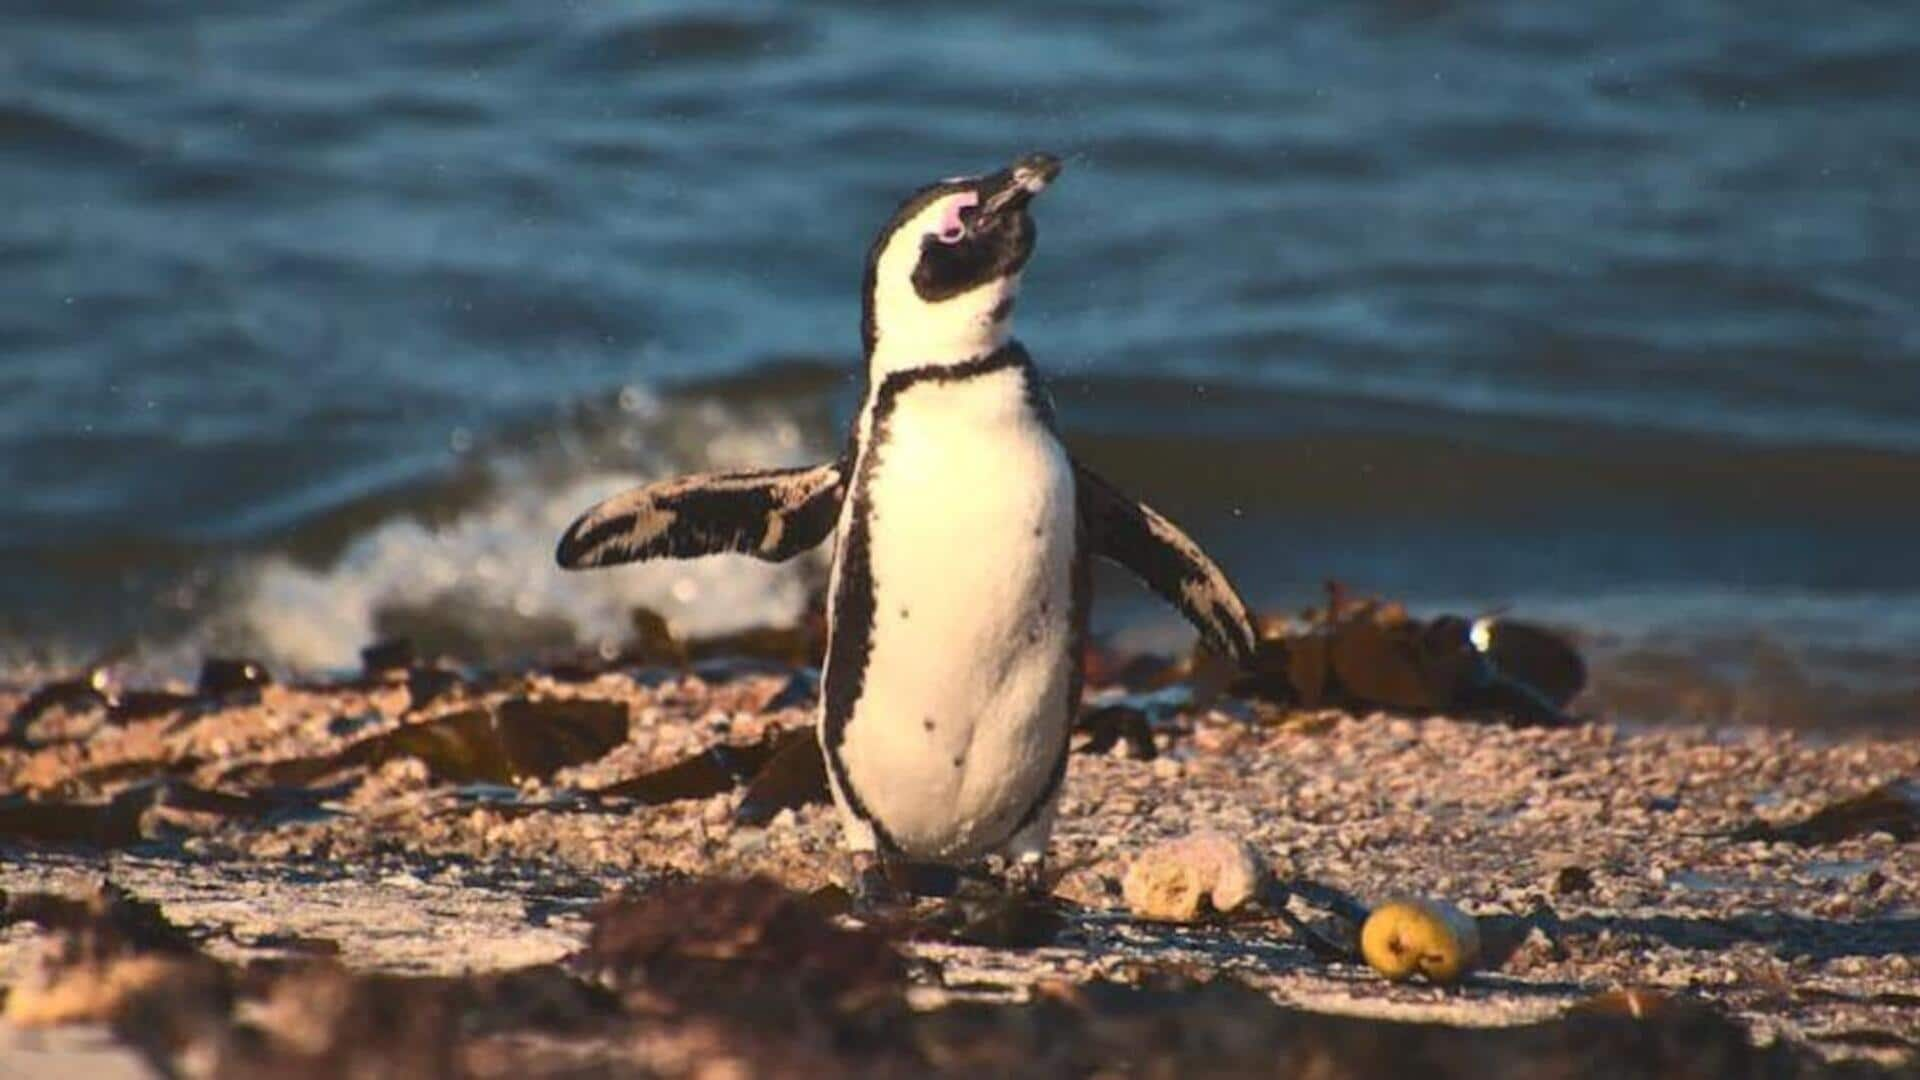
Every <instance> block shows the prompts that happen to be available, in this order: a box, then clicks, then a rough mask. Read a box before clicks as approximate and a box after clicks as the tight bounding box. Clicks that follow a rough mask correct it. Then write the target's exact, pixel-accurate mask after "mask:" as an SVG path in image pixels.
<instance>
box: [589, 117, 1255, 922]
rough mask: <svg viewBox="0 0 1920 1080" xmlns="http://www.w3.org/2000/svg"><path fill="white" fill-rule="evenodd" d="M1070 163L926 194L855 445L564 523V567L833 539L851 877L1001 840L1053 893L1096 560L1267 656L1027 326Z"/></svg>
mask: <svg viewBox="0 0 1920 1080" xmlns="http://www.w3.org/2000/svg"><path fill="white" fill-rule="evenodd" d="M1060 170H1061V163H1060V161H1059V159H1058V158H1055V157H1052V156H1050V155H1047V154H1029V155H1027V156H1024V157H1022V158H1020V159H1019V160H1017V161H1015V162H1014V163H1013V164H1012V165H1010V166H1008V167H1007V168H1004V169H1001V170H999V171H996V172H992V173H988V174H986V175H982V176H972V177H962V178H957V179H949V180H943V181H940V182H938V183H935V184H932V185H929V186H927V187H924V188H922V189H920V190H919V191H918V192H916V193H915V194H913V195H912V196H911V197H910V198H908V199H907V200H906V201H905V202H904V203H902V204H901V205H900V207H899V208H898V209H897V210H896V211H895V212H894V214H893V216H892V218H891V219H890V220H889V221H888V222H887V224H886V226H885V227H884V228H882V229H881V230H880V233H879V235H878V236H877V237H876V238H875V240H874V241H873V245H872V247H871V249H870V250H869V252H868V255H867V263H866V276H865V282H864V289H863V305H862V320H861V331H862V333H861V337H862V342H863V345H864V354H865V360H866V391H865V394H864V396H863V399H862V403H861V406H860V410H859V413H858V414H857V417H856V419H855V420H854V422H853V425H852V428H851V430H850V431H849V432H848V436H847V441H846V444H845V451H844V453H843V454H842V456H841V457H840V458H839V459H838V460H835V461H830V462H826V463H823V464H818V465H809V466H803V467H799V468H786V469H767V470H760V471H753V472H739V473H727V474H715V475H704V476H692V477H687V478H683V479H677V480H669V481H666V482H663V483H657V484H652V485H649V486H646V487H642V488H638V489H636V490H633V491H629V492H627V493H625V494H621V495H617V496H614V497H613V498H611V499H608V500H606V501H605V502H602V503H600V504H598V505H596V506H594V507H592V508H591V509H589V510H588V511H587V512H586V513H584V514H583V515H581V517H580V518H579V519H578V520H576V521H575V522H573V524H572V525H571V526H570V527H569V528H568V529H567V530H566V532H565V534H564V535H563V536H562V537H561V540H560V544H559V550H558V561H559V563H560V565H561V566H562V567H564V568H567V569H583V568H588V567H602V566H612V565H616V564H620V563H627V562H632V561H635V560H642V559H656V558H692V557H696V556H702V555H712V554H717V553H722V552H735V553H741V554H746V555H751V556H754V557H756V558H759V559H764V560H769V561H780V560H784V559H790V558H792V557H794V556H795V555H798V554H800V553H801V552H803V551H806V550H808V549H810V548H813V547H816V546H818V545H820V544H823V543H827V542H828V541H829V540H831V542H832V544H833V549H832V551H833V561H832V570H831V574H830V577H829V582H828V594H827V625H828V631H827V649H826V658H825V663H824V666H823V668H822V670H821V678H820V703H819V713H818V733H819V740H820V746H821V751H822V754H823V757H824V759H825V762H826V766H827V776H828V780H829V786H830V788H831V791H832V795H833V800H834V803H835V805H836V806H837V807H838V810H839V814H840V818H841V823H842V826H843V834H844V838H845V842H846V847H847V849H848V851H849V854H850V858H851V863H852V871H853V883H854V886H855V888H856V891H858V892H859V893H861V894H862V895H863V896H867V897H870V898H871V897H875V896H877V895H880V894H883V893H884V892H885V891H886V881H887V877H886V874H885V863H886V862H887V861H888V860H894V859H901V860H912V861H915V862H933V863H946V864H964V863H969V862H973V861H977V860H980V859H982V858H985V857H989V856H996V855H997V856H999V857H1001V859H1002V866H1003V868H1004V872H1005V874H1006V876H1007V878H1008V879H1009V883H1010V884H1011V885H1013V886H1015V887H1017V888H1020V889H1024V890H1026V891H1034V890H1036V889H1038V888H1039V887H1040V882H1041V881H1042V879H1043V873H1044V860H1045V856H1046V850H1047V844H1048V839H1049V835H1050V833H1051V831H1052V828H1053V821H1054V814H1055V810H1056V807H1057V806H1058V803H1059V796H1060V788H1061V780H1062V777H1063V776H1064V775H1065V772H1066V767H1067V757H1068V736H1069V732H1070V730H1071V728H1072V726H1073V722H1074V718H1075V715H1076V712H1077V710H1078V708H1079V702H1080V690H1081V681H1082V660H1083V653H1084V649H1083V645H1084V641H1085V637H1086V633H1087V619H1088V612H1089V609H1090V602H1091V597H1090V589H1089V584H1090V563H1091V560H1092V559H1093V558H1095V557H1101V558H1105V559H1108V560H1111V561H1113V562H1116V563H1118V564H1120V565H1121V566H1123V567H1125V568H1127V569H1128V570H1130V571H1131V572H1132V573H1133V574H1135V575H1136V576H1137V577H1139V578H1140V579H1141V580H1142V581H1143V582H1144V583H1145V584H1146V585H1147V586H1148V587H1149V588H1150V589H1152V590H1153V591H1154V592H1155V593H1157V594H1158V595H1159V596H1160V597H1161V598H1163V599H1164V600H1166V601H1167V602H1169V603H1170V604H1172V605H1173V606H1174V607H1175V608H1177V609H1178V610H1179V611H1180V612H1181V613H1182V614H1183V615H1184V616H1185V617H1186V618H1187V620H1188V621H1189V622H1191V623H1192V624H1193V625H1194V627H1195V628H1196V629H1197V630H1198V631H1199V633H1200V635H1201V639H1202V640H1203V641H1204V642H1205V643H1206V645H1207V646H1208V647H1209V648H1210V649H1212V650H1214V651H1216V652H1218V653H1220V654H1222V655H1224V656H1226V657H1228V658H1230V659H1231V660H1233V661H1235V662H1236V663H1238V664H1239V665H1241V666H1243V667H1244V666H1245V665H1246V663H1247V662H1248V661H1249V660H1250V659H1251V657H1252V655H1253V650H1254V644H1255V638H1254V630H1253V624H1252V620H1251V619H1250V618H1249V617H1248V613H1247V608H1246V605H1245V604H1244V603H1243V602H1242V601H1241V599H1240V597H1239V595H1238V593H1236V592H1235V590H1234V588H1233V585H1232V583H1231V582H1230V581H1229V580H1228V578H1227V576H1226V574H1225V573H1224V572H1223V571H1222V570H1221V569H1220V567H1219V566H1217V565H1216V564H1215V563H1214V561H1213V560H1212V559H1210V558H1209V557H1208V556H1207V555H1206V553H1205V552H1204V551H1202V550H1201V549H1200V547H1199V545H1197V544H1196V543H1194V541H1193V540H1192V539H1190V538H1189V537H1188V536H1187V535H1186V534H1185V533H1184V532H1182V531H1181V530H1180V529H1179V528H1178V527H1177V526H1175V525H1174V524H1173V523H1172V522H1170V521H1168V520H1167V519H1166V518H1165V517H1163V516H1161V515H1160V514H1159V513H1157V512H1155V511H1154V510H1153V509H1152V508H1151V507H1148V506H1146V505H1145V504H1143V503H1141V502H1139V501H1138V500H1136V499H1133V498H1130V497H1129V496H1127V495H1125V494H1124V493H1122V492H1121V491H1120V489H1118V488H1117V487H1115V486H1114V485H1112V484H1111V483H1109V482H1107V481H1106V480H1105V479H1104V478H1102V477H1100V476H1099V475H1097V474H1096V473H1094V472H1093V471H1092V470H1091V469H1089V468H1087V467H1086V466H1085V465H1084V464H1082V463H1080V462H1079V461H1077V460H1075V459H1074V457H1073V456H1072V455H1071V454H1070V453H1069V452H1068V450H1067V448H1066V446H1065V445H1064V444H1063V443H1062V442H1061V439H1060V436H1059V433H1058V430H1057V428H1056V424H1055V420H1054V410H1053V405H1052V402H1051V398H1050V397H1049V395H1048V392H1047V390H1046V387H1045V385H1044V383H1043V382H1042V380H1041V377H1040V375H1039V373H1038V372H1037V371H1036V370H1035V368H1034V364H1033V361H1032V359H1031V358H1030V357H1029V355H1028V353H1027V350H1026V349H1025V348H1023V347H1022V346H1021V345H1020V343H1019V342H1018V341H1015V340H1014V339H1013V337H1012V336H1011V317H1012V313H1013V309H1014V302H1015V299H1016V296H1017V294H1018V292H1019V287H1020V277H1021V273H1022V271H1023V270H1024V268H1025V267H1026V264H1027V260H1028V259H1029V258H1030V257H1031V256H1032V254H1033V250H1034V242H1035V238H1036V230H1035V226H1034V222H1033V219H1032V217H1031V216H1030V214H1029V208H1030V205H1031V203H1032V201H1033V200H1034V198H1035V196H1037V195H1039V194H1040V193H1041V192H1042V191H1044V190H1046V188H1047V187H1048V186H1049V185H1050V184H1051V183H1052V182H1053V181H1054V179H1055V178H1056V177H1057V176H1058V175H1059V173H1060Z"/></svg>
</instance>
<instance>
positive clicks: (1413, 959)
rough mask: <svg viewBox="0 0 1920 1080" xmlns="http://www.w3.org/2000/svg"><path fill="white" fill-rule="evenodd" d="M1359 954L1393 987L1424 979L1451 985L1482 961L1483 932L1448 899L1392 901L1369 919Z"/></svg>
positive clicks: (1361, 931) (1368, 917)
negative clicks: (1389, 981) (1447, 900)
mask: <svg viewBox="0 0 1920 1080" xmlns="http://www.w3.org/2000/svg"><path fill="white" fill-rule="evenodd" d="M1360 954H1361V955H1362V956H1364V957H1366V960H1367V963H1368V964H1370V965H1372V967H1373V969H1374V970H1375V971H1378V972H1379V973H1380V974H1382V975H1385V976H1386V977H1387V978H1388V979H1389V980H1391V981H1393V982H1402V981H1404V980H1406V979H1410V978H1412V977H1413V976H1415V975H1423V976H1425V977H1426V978H1427V980H1428V981H1430V982H1434V983H1450V982H1454V981H1456V980H1458V979H1459V978H1460V977H1461V976H1463V975H1465V974H1466V973H1467V972H1469V971H1472V970H1473V966H1474V964H1475V962H1476V961H1478V960H1479V958H1480V928H1479V926H1478V925H1477V924H1476V923H1475V922H1474V921H1473V916H1471V915H1468V914H1467V913H1466V912H1464V911H1461V910H1460V909H1459V908H1457V907H1454V906H1453V905H1452V904H1449V903H1447V902H1446V901H1444V900H1420V899H1400V900H1392V901H1389V902H1387V903H1385V904H1381V905H1380V906H1379V907H1376V908H1374V909H1373V913H1372V914H1370V915H1368V916H1367V921H1366V925H1364V926H1362V927H1361V928H1360Z"/></svg>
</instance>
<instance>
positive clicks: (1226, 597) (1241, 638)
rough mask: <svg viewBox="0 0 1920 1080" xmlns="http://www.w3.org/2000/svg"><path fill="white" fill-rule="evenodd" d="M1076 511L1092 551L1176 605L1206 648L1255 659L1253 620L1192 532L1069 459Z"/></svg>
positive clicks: (1243, 661) (1242, 662)
mask: <svg viewBox="0 0 1920 1080" xmlns="http://www.w3.org/2000/svg"><path fill="white" fill-rule="evenodd" d="M1073 473H1074V481H1075V484H1074V486H1075V488H1076V489H1077V492H1078V499H1079V503H1080V517H1081V520H1082V521H1084V522H1085V523H1086V528H1087V534H1088V539H1089V541H1090V543H1091V544H1092V547H1093V551H1094V553H1095V554H1097V555H1100V556H1101V557H1102V558H1106V559H1111V560H1113V561H1114V562H1117V563H1119V564H1120V565H1121V566H1124V567H1126V568H1127V569H1128V570H1131V571H1132V572H1133V574H1134V576H1135V577H1138V578H1139V579H1140V580H1141V581H1142V582H1144V583H1146V586H1147V587H1148V588H1149V589H1152V590H1153V591H1154V592H1155V593H1157V594H1159V596H1160V598H1161V599H1163V600H1165V601H1166V602H1167V603H1169V604H1172V605H1173V606H1174V607H1176V608H1179V609H1180V614H1182V615H1184V616H1186V618H1187V621H1188V622H1190V623H1192V624H1193V626H1194V629H1196V630H1198V631H1200V637H1201V639H1202V640H1204V641H1205V642H1206V643H1207V645H1208V647H1210V648H1212V649H1213V650H1214V651H1215V652H1217V653H1219V654H1220V655H1222V656H1226V657H1229V658H1231V659H1232V660H1234V661H1235V662H1236V663H1239V664H1240V665H1242V666H1245V665H1246V664H1247V663H1248V661H1250V660H1252V659H1253V649H1254V643H1255V638H1254V631H1253V619H1252V618H1251V617H1250V616H1249V615H1248V614H1247V605H1246V604H1244V603H1242V602H1241V600H1240V594H1239V593H1236V592H1234V591H1233V583H1232V582H1231V581H1228V580H1227V575H1226V573H1225V572H1224V571H1222V570H1221V569H1220V567H1219V566H1217V565H1215V563H1214V561H1213V560H1212V559H1209V558H1207V553H1206V552H1204V551H1201V550H1200V545H1199V544H1196V543H1194V542H1193V538H1192V537H1189V536H1188V535H1187V534H1186V533H1183V532H1181V531H1180V527H1179V526H1177V525H1175V524H1174V523H1173V522H1171V521H1168V520H1167V519H1166V518H1164V517H1161V516H1160V514H1159V513H1158V512H1157V511H1155V510H1154V509H1153V507H1151V506H1148V505H1147V504H1145V503H1143V502H1140V501H1139V500H1137V499H1134V498H1131V497H1129V496H1127V495H1126V494H1124V493H1122V492H1121V491H1120V490H1119V489H1117V488H1115V487H1114V486H1113V485H1112V484H1109V483H1108V482H1107V481H1106V480H1105V479H1103V478H1102V477H1101V476H1100V475H1099V474H1098V473H1096V472H1094V471H1093V470H1092V469H1089V468H1087V467H1086V466H1085V465H1082V464H1080V463H1079V462H1077V461H1076V462H1074V463H1073Z"/></svg>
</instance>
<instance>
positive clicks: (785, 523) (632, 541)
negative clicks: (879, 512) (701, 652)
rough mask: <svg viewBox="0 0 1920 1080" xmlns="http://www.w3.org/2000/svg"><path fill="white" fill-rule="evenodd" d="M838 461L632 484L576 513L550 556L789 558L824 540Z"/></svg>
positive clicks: (841, 478)
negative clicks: (732, 554) (733, 555)
mask: <svg viewBox="0 0 1920 1080" xmlns="http://www.w3.org/2000/svg"><path fill="white" fill-rule="evenodd" d="M841 466H842V463H841V462H838V461H830V462H827V463H826V464H824V465H807V466H802V467H800V468H797V469H767V470H763V471H759V472H739V473H707V474H703V475H700V476H684V477H681V478H680V479H677V480H664V481H661V482H660V483H657V484H648V485H647V486H645V487H639V488H635V489H633V490H632V491H628V492H624V493H622V494H619V495H615V496H614V497H613V498H611V499H608V500H606V501H605V502H602V503H600V504H599V505H598V506H595V507H594V508H593V509H591V510H588V511H587V512H586V513H584V514H582V515H580V517H579V518H578V519H576V520H575V521H574V523H573V524H572V525H570V526H568V527H567V532H566V535H564V536H562V537H561V538H560V549H559V551H558V552H556V553H555V557H556V558H557V559H558V560H559V562H560V565H561V566H563V567H565V568H566V569H568V570H585V569H588V568H589V567H595V566H615V565H618V564H620V563H628V562H637V561H639V560H641V559H662V558H665V559H691V558H694V557H696V556H700V555H719V554H722V553H724V552H738V553H741V554H744V555H752V556H753V557H754V558H757V559H765V560H766V561H768V562H780V561H782V560H784V559H791V558H793V557H794V556H795V555H798V554H800V553H801V552H803V551H805V550H807V549H808V548H810V547H813V546H815V545H817V544H819V543H820V542H821V541H823V540H825V539H826V538H827V534H828V533H831V532H832V531H833V526H834V523H835V522H836V521H837V520H839V517H840V500H841V499H842V498H843V497H844V496H845V494H846V470H845V469H843V468H842V467H841Z"/></svg>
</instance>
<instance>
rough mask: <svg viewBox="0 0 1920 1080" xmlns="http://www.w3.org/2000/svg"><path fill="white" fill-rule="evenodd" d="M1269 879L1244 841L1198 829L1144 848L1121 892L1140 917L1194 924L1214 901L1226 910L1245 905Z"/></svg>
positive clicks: (1131, 908) (1219, 907)
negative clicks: (1198, 830) (1176, 838)
mask: <svg viewBox="0 0 1920 1080" xmlns="http://www.w3.org/2000/svg"><path fill="white" fill-rule="evenodd" d="M1265 879H1266V866H1265V865H1264V864H1263V863H1262V862H1261V861H1260V858H1259V856H1258V855H1256V854H1255V853H1254V851H1253V849H1252V848H1251V847H1249V846H1248V845H1247V844H1246V843H1245V842H1244V841H1241V840H1236V839H1234V838H1233V837H1231V836H1228V835H1226V834H1225V833H1219V832H1196V833H1190V834H1188V835H1186V836H1183V837H1181V838H1180V839H1178V840H1169V841H1166V842H1164V843H1160V844H1156V845H1154V846H1153V847H1151V848H1148V849H1147V850H1146V851H1143V852H1141V853H1140V855H1139V856H1138V857H1137V858H1135V859H1134V861H1133V864H1132V865H1131V866H1129V867H1128V868H1127V876H1126V880H1125V881H1124V882H1123V883H1122V885H1121V892H1122V893H1123V894H1124V895H1125V896H1126V900H1127V907H1128V908H1129V909H1130V910H1132V912H1133V913H1134V914H1135V915H1136V916H1139V917H1140V918H1143V919H1154V920H1158V921H1162V922H1192V921H1194V920H1196V919H1198V918H1199V917H1200V915H1201V912H1202V910H1203V909H1204V908H1205V907H1206V906H1207V905H1208V904H1211V906H1212V908H1213V910H1214V911H1218V912H1221V913H1225V912H1230V911H1234V910H1236V909H1238V908H1240V907H1241V906H1243V905H1245V904H1246V903H1247V901H1249V900H1252V899H1254V898H1255V897H1257V896H1258V895H1259V893H1260V888H1261V885H1262V883H1263V882H1264V881H1265Z"/></svg>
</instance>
